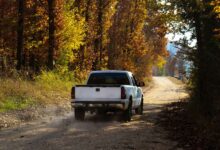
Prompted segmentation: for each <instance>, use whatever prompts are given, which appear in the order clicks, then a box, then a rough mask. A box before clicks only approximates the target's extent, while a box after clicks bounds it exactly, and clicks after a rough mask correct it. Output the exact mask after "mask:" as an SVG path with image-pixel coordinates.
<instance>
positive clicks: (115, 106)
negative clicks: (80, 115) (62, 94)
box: [71, 100, 128, 110]
mask: <svg viewBox="0 0 220 150" xmlns="http://www.w3.org/2000/svg"><path fill="white" fill-rule="evenodd" d="M71 105H72V107H73V108H76V107H83V108H85V109H87V110H91V109H107V110H108V109H109V110H125V109H126V108H127V106H128V101H127V100H123V101H122V100H120V101H83V100H80V101H75V100H73V101H72V102H71Z"/></svg>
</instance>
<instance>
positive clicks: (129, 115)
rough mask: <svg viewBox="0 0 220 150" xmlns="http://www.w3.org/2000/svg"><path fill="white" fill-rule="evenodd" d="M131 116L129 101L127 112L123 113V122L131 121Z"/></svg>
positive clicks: (130, 103)
mask: <svg viewBox="0 0 220 150" xmlns="http://www.w3.org/2000/svg"><path fill="white" fill-rule="evenodd" d="M131 116H132V101H131V100H130V102H129V105H128V108H127V110H125V112H124V120H125V121H131Z"/></svg>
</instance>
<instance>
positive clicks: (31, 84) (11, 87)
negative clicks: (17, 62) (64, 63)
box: [0, 71, 79, 112]
mask: <svg viewBox="0 0 220 150" xmlns="http://www.w3.org/2000/svg"><path fill="white" fill-rule="evenodd" d="M71 78H72V74H71V73H69V74H68V75H67V74H61V73H59V72H56V71H53V72H46V71H43V72H42V73H41V74H40V75H38V76H36V77H35V79H34V81H31V80H27V79H22V78H19V77H16V78H1V79H0V112H7V111H11V110H23V109H26V108H29V107H33V106H37V105H42V106H44V105H50V104H54V105H62V104H64V103H68V102H69V99H70V90H71V87H72V86H73V85H74V84H75V83H76V82H75V81H74V80H73V79H71ZM78 82H79V81H78Z"/></svg>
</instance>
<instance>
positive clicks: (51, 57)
mask: <svg viewBox="0 0 220 150" xmlns="http://www.w3.org/2000/svg"><path fill="white" fill-rule="evenodd" d="M54 5H55V0H48V16H49V20H48V21H49V22H48V23H49V49H48V66H47V67H48V69H49V70H53V67H54V48H55V35H54V34H55V22H54V20H55V12H54Z"/></svg>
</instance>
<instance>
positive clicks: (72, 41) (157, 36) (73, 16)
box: [0, 0, 168, 80]
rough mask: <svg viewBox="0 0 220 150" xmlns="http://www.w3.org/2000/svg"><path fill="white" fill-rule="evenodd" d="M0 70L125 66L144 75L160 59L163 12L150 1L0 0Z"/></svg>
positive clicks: (80, 73) (81, 72) (81, 74)
mask: <svg viewBox="0 0 220 150" xmlns="http://www.w3.org/2000/svg"><path fill="white" fill-rule="evenodd" d="M0 5H1V23H0V28H1V31H0V56H1V57H0V63H1V68H0V70H1V74H3V75H4V74H6V75H7V76H10V73H12V72H14V71H15V70H14V69H15V68H16V70H17V71H18V72H20V73H22V74H26V75H28V76H30V77H32V76H33V75H35V74H39V73H40V72H41V71H42V70H59V71H61V72H69V71H71V72H73V75H74V78H75V79H79V80H84V79H85V78H86V76H87V74H88V73H89V72H90V71H91V70H102V69H121V70H130V71H132V72H134V73H135V74H136V76H137V77H138V78H139V79H141V80H143V79H144V78H146V77H148V79H149V78H150V77H151V72H152V66H153V65H160V66H162V65H163V64H164V63H165V59H164V58H165V57H166V56H168V52H167V50H166V45H167V39H166V38H165V35H166V33H167V31H168V27H167V21H168V18H167V16H168V15H167V14H166V13H164V12H162V11H161V10H162V7H164V5H162V4H161V3H159V2H157V1H152V0H134V1H130V0H9V1H8V0H1V1H0Z"/></svg>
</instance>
